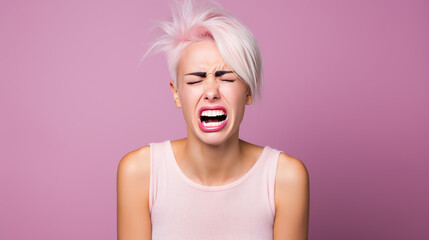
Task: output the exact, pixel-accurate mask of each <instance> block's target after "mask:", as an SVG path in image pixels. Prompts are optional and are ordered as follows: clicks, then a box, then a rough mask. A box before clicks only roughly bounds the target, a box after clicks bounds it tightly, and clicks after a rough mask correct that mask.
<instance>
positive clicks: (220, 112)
mask: <svg viewBox="0 0 429 240" xmlns="http://www.w3.org/2000/svg"><path fill="white" fill-rule="evenodd" d="M170 85H171V90H172V92H173V95H174V99H175V102H176V105H177V107H181V108H182V110H183V115H184V117H185V121H186V125H187V131H188V137H190V138H191V137H196V138H197V139H199V140H200V141H202V142H204V143H206V144H210V145H219V144H221V143H224V142H226V141H227V140H228V139H230V138H231V137H237V138H238V130H239V127H240V123H241V120H242V119H243V115H244V109H245V105H246V104H251V103H252V97H251V95H250V91H249V88H248V86H247V84H246V83H245V82H244V81H243V80H242V79H240V78H239V77H238V75H237V74H235V73H234V72H233V71H232V69H231V68H229V67H228V66H227V65H226V63H225V62H224V60H223V59H222V57H221V56H220V53H219V51H218V49H217V47H216V44H215V43H214V42H213V41H210V40H204V41H200V42H195V43H192V44H190V45H189V46H188V47H187V48H185V50H184V51H183V52H182V55H181V58H180V60H179V63H178V66H177V88H175V87H174V86H173V84H172V83H171V84H170Z"/></svg>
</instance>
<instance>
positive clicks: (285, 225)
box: [274, 153, 310, 240]
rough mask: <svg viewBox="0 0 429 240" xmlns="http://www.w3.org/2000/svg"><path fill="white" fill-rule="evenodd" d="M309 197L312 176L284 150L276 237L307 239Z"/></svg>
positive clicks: (277, 194)
mask: <svg viewBox="0 0 429 240" xmlns="http://www.w3.org/2000/svg"><path fill="white" fill-rule="evenodd" d="M309 196H310V193H309V179H308V173H307V169H306V168H305V166H304V164H303V163H302V162H301V161H299V160H298V159H296V158H293V157H290V156H288V155H286V154H284V153H281V154H280V157H279V162H278V166H277V175H276V184H275V197H274V199H275V205H276V217H275V220H274V240H306V239H307V238H308V219H309V202H310V199H309Z"/></svg>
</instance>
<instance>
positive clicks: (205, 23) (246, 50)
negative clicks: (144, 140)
mask: <svg viewBox="0 0 429 240" xmlns="http://www.w3.org/2000/svg"><path fill="white" fill-rule="evenodd" d="M201 2H202V3H201V4H198V5H195V4H194V3H193V1H192V0H184V2H183V3H181V2H178V1H176V2H175V5H174V6H173V7H172V20H171V21H165V22H160V24H159V28H160V30H161V36H160V37H159V39H158V40H157V41H156V42H155V43H154V44H153V45H152V47H150V48H149V50H148V51H147V53H146V54H145V56H146V55H147V54H148V53H150V52H165V53H166V55H167V62H168V68H169V70H170V74H171V77H172V79H173V81H174V85H175V86H176V87H177V81H176V67H177V63H178V62H179V59H180V56H181V53H182V51H183V50H184V49H185V48H186V47H187V46H188V45H189V44H191V43H193V42H197V41H201V40H206V39H210V40H213V41H214V42H215V43H216V46H217V48H218V49H219V52H220V54H221V56H222V58H223V59H224V61H225V63H226V64H228V66H229V67H231V68H232V69H233V70H234V71H235V72H236V73H237V74H238V75H239V76H240V77H241V79H243V80H244V81H245V82H246V83H247V84H248V85H249V87H250V90H251V93H252V97H253V98H254V99H255V98H256V97H257V96H258V95H259V92H260V88H261V85H262V58H261V53H260V51H259V47H258V44H257V42H256V40H255V38H254V37H253V35H252V33H251V32H250V31H249V30H248V29H247V28H246V27H245V26H244V25H242V24H241V23H240V22H239V21H238V20H237V19H235V18H234V17H232V16H231V15H229V14H228V13H226V12H225V10H224V9H223V8H222V7H221V6H220V5H219V4H217V3H215V2H213V1H201Z"/></svg>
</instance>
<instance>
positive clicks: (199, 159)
mask: <svg viewBox="0 0 429 240" xmlns="http://www.w3.org/2000/svg"><path fill="white" fill-rule="evenodd" d="M237 135H238V134H237ZM244 144H245V142H244V141H241V140H240V139H239V138H238V136H236V137H232V138H230V139H228V140H227V141H225V142H224V143H222V144H220V145H209V144H206V143H204V142H202V141H200V140H199V139H196V138H192V137H188V138H185V139H182V140H180V144H179V145H180V146H179V149H178V150H179V152H178V154H177V156H176V159H177V161H178V164H179V166H180V168H181V169H182V171H183V172H184V174H185V175H186V176H188V177H189V178H190V179H192V180H194V181H196V182H198V183H200V184H202V185H207V186H216V185H224V184H225V183H226V182H229V181H231V180H232V179H234V178H235V177H237V175H238V176H239V175H241V173H242V171H243V168H246V166H245V165H246V163H245V162H244V157H243V148H244Z"/></svg>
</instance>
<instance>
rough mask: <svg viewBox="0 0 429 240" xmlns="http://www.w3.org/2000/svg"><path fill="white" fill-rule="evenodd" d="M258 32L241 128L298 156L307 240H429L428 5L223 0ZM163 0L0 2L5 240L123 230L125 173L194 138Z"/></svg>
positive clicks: (102, 235)
mask: <svg viewBox="0 0 429 240" xmlns="http://www.w3.org/2000/svg"><path fill="white" fill-rule="evenodd" d="M219 2H220V3H221V4H222V5H223V6H224V7H225V8H226V9H228V10H229V11H230V12H231V13H232V14H233V15H235V16H236V17H238V18H239V19H241V20H242V21H243V22H244V23H245V24H246V25H247V26H248V27H249V28H250V29H251V30H252V31H253V33H254V34H255V36H256V38H257V39H258V41H259V43H260V47H261V50H262V54H263V59H264V65H265V87H264V91H263V94H262V99H261V100H260V101H259V102H257V103H256V104H254V105H252V106H250V107H249V108H248V109H247V113H246V116H245V119H244V121H243V124H242V128H241V137H242V138H243V139H245V140H248V141H251V142H254V143H256V144H260V145H270V146H272V147H275V148H277V149H281V150H283V151H285V152H286V153H289V154H291V155H292V156H295V157H298V158H300V159H301V160H302V161H303V162H304V163H305V164H306V165H307V167H308V170H309V172H310V177H311V219H310V239H349V240H350V239H351V240H353V239H428V238H429V230H428V229H427V224H428V222H429V217H428V216H429V207H428V205H427V203H428V202H429V197H428V195H429V191H428V184H429V180H428V177H427V175H428V174H426V172H427V170H428V169H429V161H428V160H429V157H428V156H429V150H428V149H429V147H428V146H429V141H428V139H429V127H428V123H429V113H428V109H429V108H428V106H429V44H428V43H429V26H428V25H429V24H428V23H429V2H428V1H410V0H407V1H406V0H403V1H381V0H365V1H347V0H344V1H333V0H332V1H328V0H325V1H277V0H264V1H239V0H222V1H219ZM168 6H169V1H166V0H164V1H155V0H151V1H150V0H140V1H137V0H134V1H132V0H128V1H101V0H98V1H95V0H89V1H88V0H85V1H83V0H81V1H53V0H52V1H46V0H40V1H1V2H0V114H1V116H0V123H1V124H0V147H1V151H0V194H1V197H0V239H5V240H6V239H7V240H14V239H64V240H66V239H73V240H74V239H115V238H116V185H115V184H116V168H117V164H118V162H119V160H120V158H121V157H122V156H123V155H124V154H125V153H126V152H128V151H130V150H133V149H136V148H138V147H140V146H143V145H146V144H148V143H150V142H156V141H162V140H166V139H176V138H181V137H184V136H185V124H184V121H183V118H182V115H181V112H180V110H179V109H177V108H175V106H174V104H173V100H172V97H171V95H170V90H169V87H168V83H169V80H170V79H169V74H168V72H167V67H166V64H165V60H164V58H163V56H162V55H155V56H150V57H149V58H147V59H146V60H145V61H144V62H143V63H142V64H141V65H138V64H139V60H140V58H141V56H142V55H143V53H144V52H145V50H146V49H147V47H148V46H149V43H150V42H151V41H152V40H153V37H152V35H151V33H150V29H151V27H152V26H153V20H158V19H166V18H167V17H168V16H169V7H168Z"/></svg>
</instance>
